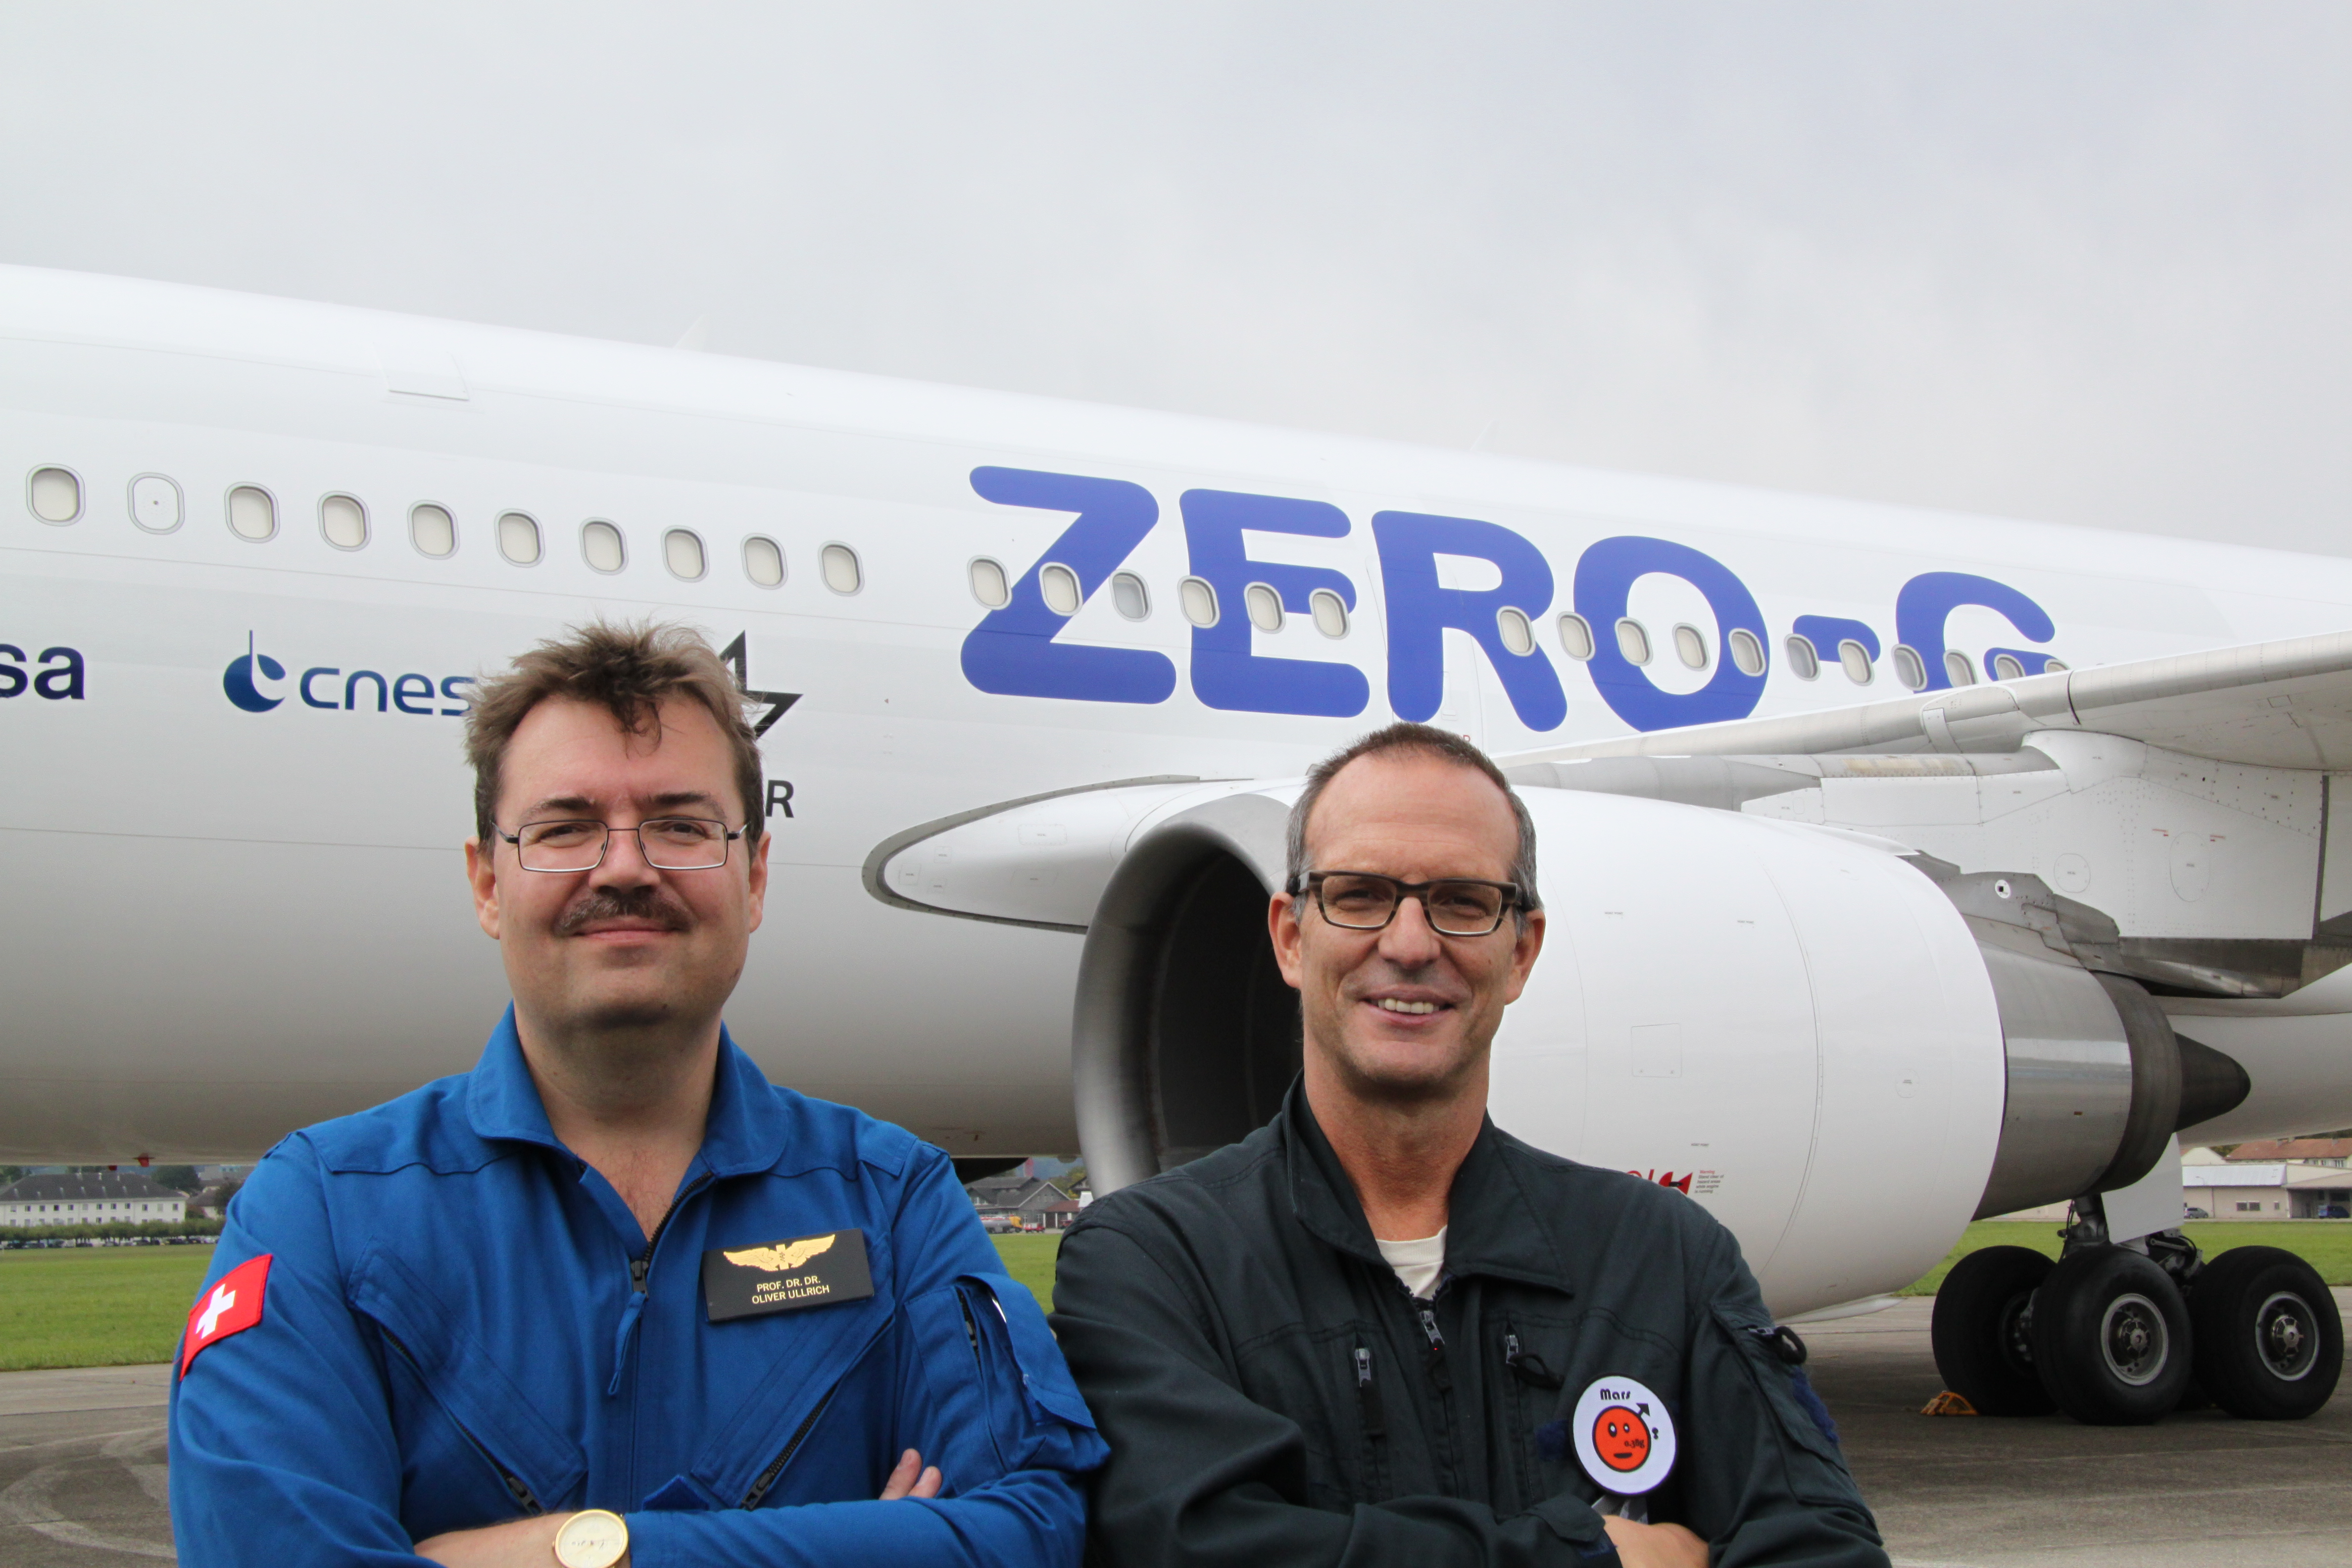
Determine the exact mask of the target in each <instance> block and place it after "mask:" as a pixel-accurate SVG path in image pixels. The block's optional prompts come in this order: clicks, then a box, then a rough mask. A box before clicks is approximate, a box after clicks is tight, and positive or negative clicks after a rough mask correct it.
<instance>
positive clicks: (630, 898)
mask: <svg viewBox="0 0 2352 1568" xmlns="http://www.w3.org/2000/svg"><path fill="white" fill-rule="evenodd" d="M594 921H654V922H655V923H656V924H657V925H659V926H660V927H661V928H662V929H663V930H664V931H684V930H686V929H687V928H688V926H690V925H692V924H693V923H694V921H693V917H691V916H690V915H688V913H687V912H686V910H683V909H681V908H679V907H678V906H677V904H676V903H674V902H673V901H671V900H670V899H668V898H667V896H665V895H664V894H663V892H662V890H661V889H658V888H599V889H595V890H594V891H593V892H590V893H589V894H587V895H586V896H585V897H583V898H582V899H581V900H579V901H578V902H576V903H574V904H573V905H572V907H571V908H570V909H568V910H564V911H563V914H562V918H561V919H559V920H558V921H556V922H555V934H556V935H558V936H573V935H576V934H578V933H579V932H580V931H582V930H583V928H585V927H586V926H588V925H590V924H591V923H593V922H594Z"/></svg>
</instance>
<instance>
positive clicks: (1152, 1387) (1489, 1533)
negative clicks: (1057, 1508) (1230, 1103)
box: [1054, 1224, 1617, 1568]
mask: <svg viewBox="0 0 2352 1568" xmlns="http://www.w3.org/2000/svg"><path fill="white" fill-rule="evenodd" d="M1181 1255H1182V1253H1181V1247H1180V1246H1178V1245H1177V1244H1176V1242H1175V1239H1174V1238H1173V1237H1151V1238H1150V1241H1149V1242H1148V1243H1147V1241H1146V1240H1144V1239H1142V1238H1140V1237H1138V1236H1131V1235H1129V1234H1128V1233H1126V1232H1125V1231H1124V1230H1122V1229H1118V1228H1114V1227H1113V1226H1110V1225H1108V1224H1094V1225H1081V1226H1079V1227H1078V1228H1077V1229H1076V1230H1075V1231H1073V1232H1072V1233H1071V1235H1070V1237H1069V1239H1068V1240H1066V1242H1064V1243H1063V1245H1062V1253H1061V1260H1060V1263H1059V1265H1058V1267H1057V1270H1056V1278H1055V1288H1054V1301H1055V1314H1054V1329H1055V1333H1057V1334H1058V1335H1059V1336H1060V1339H1061V1343H1062V1349H1063V1351H1064V1352H1065V1353H1066V1355H1067V1356H1068V1357H1069V1362H1070V1367H1071V1370H1072V1371H1073V1372H1074V1373H1076V1376H1077V1381H1078V1386H1079V1388H1080V1389H1081V1390H1083V1391H1084V1392H1085V1394H1086V1396H1087V1403H1088V1404H1089V1405H1091V1406H1092V1408H1093V1410H1094V1412H1095V1418H1096V1420H1097V1422H1098V1423H1100V1425H1101V1427H1102V1432H1103V1436H1104V1437H1105V1438H1106V1439H1108V1442H1109V1444H1110V1458H1109V1459H1108V1462H1107V1463H1106V1464H1105V1465H1104V1467H1103V1468H1102V1471H1101V1473H1100V1475H1099V1476H1098V1477H1097V1479H1096V1483H1095V1494H1094V1513H1093V1520H1092V1531H1093V1535H1094V1540H1095V1542H1096V1544H1097V1548H1098V1549H1099V1552H1100V1554H1101V1557H1102V1559H1103V1561H1104V1562H1105V1563H1108V1564H1110V1565H1111V1568H1258V1565H1260V1564H1264V1563H1283V1564H1285V1565H1286V1568H1317V1565H1322V1564H1332V1565H1342V1564H1344V1565H1345V1568H1375V1565H1381V1568H1385V1565H1389V1564H1394V1565H1395V1568H1432V1565H1435V1564H1449V1563H1450V1564H1463V1565H1465V1568H1466V1565H1489V1564H1491V1565H1495V1568H1503V1565H1509V1568H1520V1565H1526V1568H1538V1565H1542V1568H1568V1565H1570V1564H1575V1565H1577V1568H1601V1565H1606V1564H1614V1563H1616V1561H1617V1554H1616V1552H1615V1549H1614V1548H1613V1547H1612V1546H1611V1545H1610V1544H1609V1542H1608V1538H1607V1535H1606V1533H1605V1531H1604V1527H1603V1526H1602V1524H1601V1519H1600V1516H1599V1515H1598V1514H1596V1513H1595V1512H1594V1511H1593V1510H1591V1508H1590V1507H1588V1506H1586V1505H1585V1504H1584V1503H1582V1502H1580V1501H1579V1500H1576V1499H1574V1498H1555V1499H1552V1500H1548V1501H1546V1502H1544V1503H1542V1504H1539V1505H1538V1507H1537V1508H1535V1509H1534V1510H1529V1511H1528V1512H1526V1513H1522V1514H1518V1515H1516V1516H1513V1517H1511V1518H1507V1519H1506V1518H1497V1517H1496V1514H1495V1512H1494V1511H1493V1510H1491V1509H1489V1508H1487V1507H1486V1505H1485V1504H1483V1503H1478V1502H1472V1501H1465V1500H1461V1499H1456V1498H1447V1497H1400V1498H1392V1499H1390V1500H1387V1501H1384V1502H1381V1503H1378V1504H1359V1505H1358V1506H1356V1507H1355V1508H1354V1509H1352V1510H1349V1511H1346V1512H1340V1511H1337V1510H1327V1509H1321V1508H1317V1507H1315V1506H1313V1505H1312V1504H1310V1503H1308V1502H1307V1500H1305V1496H1304V1491H1305V1486H1304V1478H1305V1475H1306V1470H1307V1467H1306V1459H1305V1454H1306V1436H1305V1434H1304V1433H1303V1432H1302V1430H1301V1429H1300V1427H1299V1426H1298V1425H1297V1423H1296V1422H1295V1421H1293V1420H1291V1419H1290V1418H1289V1417H1287V1416H1286V1415H1283V1414H1282V1413H1281V1412H1280V1411H1277V1410H1271V1409H1268V1408H1266V1407H1265V1406H1264V1405H1259V1404H1257V1403H1255V1401H1253V1400H1251V1399H1250V1398H1249V1397H1248V1396H1247V1395H1246V1394H1244V1393H1243V1391H1242V1389H1241V1387H1240V1384H1239V1383H1238V1381H1237V1379H1236V1377H1235V1375H1234V1373H1233V1371H1232V1370H1231V1369H1230V1366H1229V1364H1228V1363H1227V1360H1226V1358H1225V1357H1224V1356H1223V1354H1221V1352H1220V1350H1219V1346H1218V1343H1217V1341H1216V1337H1215V1335H1214V1333H1213V1329H1212V1327H1211V1318H1210V1309H1209V1306H1208V1304H1207V1303H1206V1302H1205V1301H1203V1300H1201V1295H1202V1292H1200V1291H1199V1290H1198V1289H1188V1288H1187V1284H1186V1281H1185V1280H1184V1279H1181V1278H1180V1277H1179V1273H1178V1271H1174V1270H1171V1269H1169V1268H1162V1267H1161V1266H1160V1263H1159V1262H1158V1261H1157V1259H1158V1258H1163V1257H1165V1258H1181Z"/></svg>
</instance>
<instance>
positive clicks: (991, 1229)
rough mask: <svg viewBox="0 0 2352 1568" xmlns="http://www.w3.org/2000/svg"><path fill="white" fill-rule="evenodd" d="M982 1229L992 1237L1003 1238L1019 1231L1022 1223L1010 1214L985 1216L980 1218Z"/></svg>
mask: <svg viewBox="0 0 2352 1568" xmlns="http://www.w3.org/2000/svg"><path fill="white" fill-rule="evenodd" d="M980 1228H981V1229H982V1230H984V1231H986V1232H988V1234H989V1235H991V1236H1003V1235H1004V1234H1006V1233H1007V1232H1009V1231H1016V1230H1019V1229H1020V1228H1021V1222H1020V1220H1018V1219H1016V1218H1015V1217H1013V1215H1009V1214H984V1215H981V1216H980Z"/></svg>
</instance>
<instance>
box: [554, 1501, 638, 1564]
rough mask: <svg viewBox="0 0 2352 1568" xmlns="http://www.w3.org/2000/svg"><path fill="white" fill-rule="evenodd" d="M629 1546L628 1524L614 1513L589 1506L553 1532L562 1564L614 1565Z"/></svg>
mask: <svg viewBox="0 0 2352 1568" xmlns="http://www.w3.org/2000/svg"><path fill="white" fill-rule="evenodd" d="M628 1549H629V1527H628V1526H627V1525H625V1524H624V1523H622V1522H621V1516H620V1515H619V1514H617V1513H607V1512H606V1511H605V1510H603V1509H601V1508H592V1509H590V1510H587V1511H586V1512H585V1513H575V1514H573V1515H572V1517H571V1518H570V1519H567V1520H565V1521H563V1528H562V1529H561V1530H559V1531H556V1532H555V1560H556V1561H557V1562H558V1563H562V1564H563V1568H613V1564H614V1563H618V1562H619V1561H620V1560H621V1554H622V1553H623V1552H626V1551H628Z"/></svg>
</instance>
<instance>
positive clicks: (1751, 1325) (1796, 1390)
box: [1714, 1306, 1845, 1472]
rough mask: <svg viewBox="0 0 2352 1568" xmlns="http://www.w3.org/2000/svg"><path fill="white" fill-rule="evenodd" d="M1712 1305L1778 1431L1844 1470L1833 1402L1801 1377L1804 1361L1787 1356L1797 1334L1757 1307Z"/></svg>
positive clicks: (1718, 1320) (1725, 1335) (1718, 1326)
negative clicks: (1823, 1398) (1743, 1308)
mask: <svg viewBox="0 0 2352 1568" xmlns="http://www.w3.org/2000/svg"><path fill="white" fill-rule="evenodd" d="M1714 1314H1715V1321H1716V1326H1717V1329H1718V1330H1720V1331H1721V1332H1722V1333H1723V1335H1724V1337H1725V1338H1727V1339H1728V1340H1729V1341H1730V1342H1731V1344H1732V1349H1733V1351H1734V1352H1735V1353H1736V1354H1738V1357H1739V1358H1740V1363H1741V1364H1742V1365H1743V1366H1745V1367H1746V1368H1747V1369H1748V1376H1749V1378H1750V1379H1751V1380H1752V1381H1753V1382H1754V1383H1755V1384H1756V1387H1757V1391H1758V1392H1759V1394H1762V1395H1763V1398H1764V1403H1765V1405H1767V1407H1769V1409H1770V1410H1771V1412H1772V1417H1773V1420H1774V1421H1775V1423H1777V1424H1778V1426H1780V1435H1781V1436H1783V1437H1784V1438H1786V1439H1788V1440H1789V1441H1790V1442H1792V1443H1794V1444H1795V1445H1796V1446H1797V1447H1801V1448H1802V1449H1804V1450H1805V1451H1806V1452H1808V1453H1810V1454H1812V1455H1813V1456H1814V1457H1816V1458H1822V1459H1826V1460H1828V1461H1829V1462H1830V1463H1831V1464H1832V1465H1834V1466H1835V1467H1837V1468H1838V1469H1839V1470H1840V1471H1841V1472H1843V1470H1844V1469H1845V1455H1844V1453H1843V1451H1841V1450H1840V1448H1839V1447H1838V1441H1837V1437H1836V1435H1835V1427H1834V1426H1833V1425H1832V1422H1831V1420H1830V1413H1829V1408H1828V1406H1826V1405H1822V1402H1821V1396H1820V1395H1819V1394H1814V1393H1813V1391H1812V1384H1811V1383H1810V1382H1801V1380H1802V1379H1803V1378H1804V1369H1803V1367H1802V1366H1801V1364H1792V1363H1791V1362H1790V1359H1789V1352H1788V1350H1787V1348H1786V1347H1787V1346H1788V1345H1789V1344H1790V1342H1791V1341H1794V1339H1795V1336H1794V1335H1793V1334H1790V1333H1789V1332H1788V1331H1786V1330H1783V1329H1781V1328H1780V1327H1779V1326H1778V1325H1776V1324H1774V1323H1773V1322H1772V1321H1770V1320H1769V1318H1765V1317H1763V1316H1762V1315H1760V1314H1758V1313H1750V1312H1743V1311H1740V1310H1737V1309H1734V1308H1728V1307H1720V1306H1718V1307H1717V1308H1715V1309H1714ZM1800 1389H1801V1390H1802V1393H1800Z"/></svg>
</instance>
